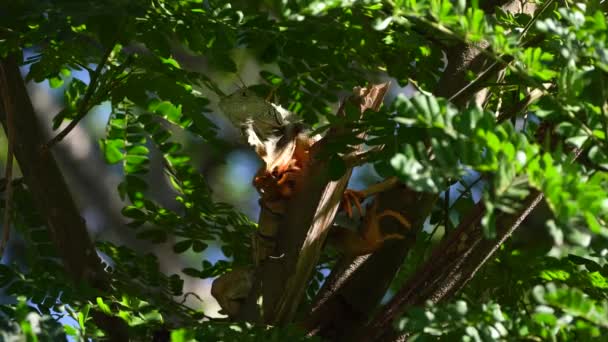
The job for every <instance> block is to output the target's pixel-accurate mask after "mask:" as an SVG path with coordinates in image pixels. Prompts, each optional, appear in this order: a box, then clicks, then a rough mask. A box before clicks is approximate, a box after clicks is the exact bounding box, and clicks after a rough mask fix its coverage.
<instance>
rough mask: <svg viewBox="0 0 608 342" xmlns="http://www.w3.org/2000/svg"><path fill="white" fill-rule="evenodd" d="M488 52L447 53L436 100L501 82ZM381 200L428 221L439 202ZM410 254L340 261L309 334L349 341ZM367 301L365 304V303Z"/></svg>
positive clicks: (516, 6) (517, 5)
mask: <svg viewBox="0 0 608 342" xmlns="http://www.w3.org/2000/svg"><path fill="white" fill-rule="evenodd" d="M533 5H534V4H531V3H522V2H520V1H518V0H511V1H508V0H506V1H503V0H501V1H488V2H485V3H484V4H483V6H485V7H484V10H485V11H486V13H492V12H493V10H494V8H495V7H497V6H500V7H502V9H503V10H505V11H508V12H511V13H522V12H527V13H531V12H532V11H533V10H534V6H533ZM486 46H487V44H485V45H478V46H473V45H467V44H458V45H456V46H454V47H452V48H450V49H448V50H447V51H446V53H447V58H448V67H447V69H446V70H445V71H444V72H443V74H442V78H441V80H440V81H439V87H438V88H437V89H436V90H435V92H434V95H435V96H440V97H446V98H449V97H451V96H453V95H454V94H456V93H457V92H458V91H459V90H460V89H463V88H464V87H466V86H467V84H468V83H469V81H468V78H467V74H468V73H469V72H473V73H475V74H479V73H481V72H483V71H484V70H486V69H489V70H488V72H487V73H485V76H484V78H483V79H484V80H489V79H492V78H493V77H496V76H497V75H498V73H499V72H500V71H501V68H499V67H498V65H496V66H491V63H492V61H491V60H489V59H488V56H487V55H485V54H484V53H483V50H482V49H483V48H485V47H486ZM503 67H504V66H503ZM482 83H483V82H482ZM479 90H480V89H479V88H478V87H469V89H468V90H467V91H466V93H462V94H460V95H459V96H458V99H457V100H458V103H456V104H457V105H464V104H466V103H467V102H469V101H471V100H472V99H473V98H474V97H475V98H478V102H482V101H484V100H485V98H486V96H487V92H482V93H479ZM379 198H380V200H381V202H380V206H379V211H382V210H384V209H389V207H387V205H389V203H399V202H403V203H414V205H412V206H411V207H409V208H407V206H406V208H402V210H403V209H405V210H406V211H401V213H402V214H404V215H406V216H407V215H411V214H412V212H413V213H415V215H416V217H418V216H417V215H418V214H420V215H424V216H422V217H423V218H424V217H426V214H428V211H427V210H429V211H430V209H431V208H432V207H433V205H434V203H435V201H436V199H437V196H435V195H431V194H420V193H416V192H413V191H409V192H405V193H402V194H401V195H400V196H399V195H397V196H396V195H395V194H394V193H392V194H389V193H385V194H381V195H380V196H379ZM383 203H385V204H383ZM421 225H422V223H419V224H414V229H413V230H412V231H416V230H417V229H420V227H421ZM408 251H409V249H408V248H407V244H406V243H405V241H403V240H402V241H394V242H392V243H390V244H387V245H386V246H385V247H383V248H381V249H380V250H378V251H377V252H376V253H374V254H373V255H371V256H368V257H361V258H358V259H356V260H355V262H354V263H353V264H349V263H350V262H352V260H346V259H345V260H341V261H340V262H339V263H338V265H341V267H337V268H336V269H334V270H332V274H331V275H330V278H329V279H328V281H327V282H326V284H325V286H324V287H323V289H322V290H321V291H320V294H319V298H318V299H317V301H316V304H315V305H314V306H313V310H312V313H311V315H310V317H309V318H308V319H306V320H305V322H304V325H305V327H306V328H307V329H308V331H309V332H310V334H313V335H321V336H324V337H330V338H334V339H345V340H347V338H346V336H349V333H352V328H349V327H353V326H360V325H362V324H364V323H365V322H366V321H367V319H368V318H369V317H368V316H367V315H368V313H369V312H371V311H372V310H373V309H374V308H375V307H376V306H377V305H378V303H379V302H380V300H381V299H382V296H383V295H384V294H385V293H386V291H387V289H388V287H389V285H390V282H391V280H392V279H393V277H394V275H395V274H396V272H397V271H398V270H399V267H400V266H401V265H402V264H403V262H404V259H405V257H406V256H407V254H408ZM334 273H335V274H334ZM362 298H365V299H366V300H364V301H362V300H361V299H362ZM362 303H363V304H362ZM354 308H356V309H354ZM355 334H356V333H355Z"/></svg>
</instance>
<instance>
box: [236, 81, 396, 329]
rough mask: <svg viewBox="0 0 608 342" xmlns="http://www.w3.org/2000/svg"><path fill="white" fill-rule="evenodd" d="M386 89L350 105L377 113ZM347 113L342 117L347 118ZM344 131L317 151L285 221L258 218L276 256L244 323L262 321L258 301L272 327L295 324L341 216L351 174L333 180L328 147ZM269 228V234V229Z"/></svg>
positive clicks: (260, 272) (264, 268) (372, 90)
mask: <svg viewBox="0 0 608 342" xmlns="http://www.w3.org/2000/svg"><path fill="white" fill-rule="evenodd" d="M387 89H388V84H380V85H372V86H370V87H368V88H361V89H358V90H356V92H355V94H354V95H353V96H352V97H351V98H349V99H347V101H349V102H350V103H352V104H354V105H356V106H357V107H358V108H359V109H360V113H361V115H363V112H365V110H367V109H372V110H378V108H379V107H380V105H381V104H382V99H383V98H384V94H385V93H386V90H387ZM343 111H344V107H341V108H340V110H339V115H344V113H343ZM339 134H341V130H340V129H338V130H333V131H330V132H329V133H328V134H327V136H326V137H325V138H323V139H322V140H321V141H319V142H318V143H316V144H315V145H313V147H312V149H311V152H310V153H311V164H310V165H309V166H308V167H307V168H306V169H305V171H304V172H305V174H304V175H303V176H302V181H303V185H302V186H301V189H303V190H302V191H299V192H297V193H296V194H295V195H294V196H293V197H292V198H291V199H290V200H289V201H288V203H287V208H286V210H285V214H284V215H280V216H277V215H274V214H272V213H269V210H268V209H266V208H263V209H262V211H261V213H260V222H259V224H260V230H261V231H276V232H278V234H277V236H276V239H277V241H276V247H275V249H274V252H273V255H271V256H270V257H268V258H267V259H265V260H264V261H262V262H261V264H260V266H259V267H258V269H257V270H256V273H255V278H256V280H255V282H254V286H253V289H252V291H251V293H250V295H249V296H248V298H247V300H246V302H245V305H244V307H243V308H242V310H243V312H242V314H241V315H240V317H241V318H244V319H248V320H253V321H259V314H258V312H259V309H258V308H257V302H258V298H259V297H260V296H261V297H262V298H263V304H262V306H263V307H262V312H263V315H262V319H263V321H264V322H266V323H271V324H287V323H289V322H291V321H292V320H293V317H294V315H295V312H296V309H297V307H298V305H299V303H300V301H301V299H302V296H303V294H304V291H305V289H306V287H307V285H308V282H309V279H310V276H311V275H312V271H313V270H314V267H315V266H316V264H317V262H318V259H319V256H320V254H321V250H322V248H323V245H324V242H325V239H326V237H327V233H328V232H329V228H330V225H331V224H332V222H333V219H334V216H335V214H336V212H337V210H338V206H339V204H340V200H341V198H342V194H343V193H344V190H345V188H346V185H347V183H348V179H349V178H350V174H351V172H352V169H347V170H346V173H345V174H344V175H343V176H342V177H341V178H340V179H338V180H335V181H332V180H330V177H329V161H328V159H329V158H327V156H325V157H320V156H322V155H325V154H324V152H323V151H324V148H325V147H324V146H325V145H326V144H327V142H330V141H331V139H332V137H334V136H335V135H339ZM269 227H271V228H269Z"/></svg>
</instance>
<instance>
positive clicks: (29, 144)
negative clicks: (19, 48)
mask: <svg viewBox="0 0 608 342" xmlns="http://www.w3.org/2000/svg"><path fill="white" fill-rule="evenodd" d="M0 68H2V70H1V71H2V73H3V77H2V78H0V87H1V89H0V94H6V96H8V97H9V98H2V102H3V103H4V104H5V105H6V106H2V107H0V108H6V109H7V110H8V111H11V112H12V114H13V116H14V124H15V127H14V128H15V151H14V152H15V158H16V159H17V162H18V163H19V167H20V169H21V172H22V173H23V177H24V181H25V184H26V185H27V187H28V190H29V191H30V192H31V194H32V198H33V200H34V204H35V206H36V209H37V210H39V211H40V213H41V214H42V215H43V216H44V217H45V218H46V223H47V226H48V229H49V232H50V235H51V238H52V240H53V243H54V244H55V248H56V249H57V252H58V253H59V256H60V257H61V260H62V262H63V264H64V266H65V268H66V271H67V273H68V275H69V276H71V277H72V279H73V280H74V282H86V283H87V284H88V285H89V286H92V287H95V288H97V289H100V290H105V289H107V288H108V286H109V283H108V280H107V278H106V274H105V272H104V270H103V265H102V263H101V260H100V259H99V257H98V256H97V252H96V250H95V247H94V246H93V242H92V241H91V239H90V237H89V234H88V232H87V228H86V224H85V222H84V220H83V218H82V217H81V216H80V213H79V211H78V208H77V207H76V204H75V203H74V200H73V199H72V196H71V194H70V191H69V189H68V187H67V185H66V183H65V180H64V178H63V175H62V174H61V172H60V170H59V168H58V167H57V163H56V161H55V158H54V157H53V155H52V153H51V152H50V151H49V150H46V149H44V148H43V146H44V144H45V143H46V141H44V140H43V139H44V136H45V135H44V133H43V131H42V129H41V124H40V122H39V121H38V117H37V116H36V113H35V112H34V108H33V107H32V103H31V101H30V98H29V95H28V93H27V90H26V88H25V85H24V83H23V79H22V77H21V73H20V70H19V65H18V62H17V60H16V59H15V58H14V57H10V56H9V57H8V58H6V59H0ZM0 121H2V125H3V126H4V129H5V131H6V115H5V113H4V112H3V111H0ZM95 317H97V318H96V322H97V323H98V325H99V326H100V327H102V328H108V329H107V330H106V331H107V332H108V333H109V334H110V336H112V337H113V338H122V339H125V338H126V337H127V333H126V327H125V326H124V323H123V322H121V320H120V319H119V318H114V317H108V316H106V315H103V314H99V313H96V314H95Z"/></svg>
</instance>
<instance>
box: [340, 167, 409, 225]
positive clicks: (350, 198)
mask: <svg viewBox="0 0 608 342" xmlns="http://www.w3.org/2000/svg"><path fill="white" fill-rule="evenodd" d="M398 182H399V181H398V180H397V178H396V177H389V178H387V179H385V180H383V181H382V182H380V183H376V184H373V185H371V186H370V187H369V188H367V189H365V190H362V191H357V190H350V189H346V190H345V191H344V195H343V197H342V202H341V204H340V206H341V208H342V210H344V212H346V215H347V216H348V217H349V218H352V217H353V210H352V206H353V205H354V206H355V208H357V211H358V212H359V216H361V217H362V216H363V210H362V208H361V202H363V200H365V199H366V198H367V197H369V196H371V195H375V194H377V193H380V192H383V191H386V190H389V189H391V188H393V187H394V186H396V185H397V184H398Z"/></svg>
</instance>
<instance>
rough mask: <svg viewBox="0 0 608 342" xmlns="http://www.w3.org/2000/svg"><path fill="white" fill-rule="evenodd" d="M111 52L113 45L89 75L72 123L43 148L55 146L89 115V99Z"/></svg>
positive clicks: (95, 88)
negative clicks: (87, 83) (87, 84)
mask: <svg viewBox="0 0 608 342" xmlns="http://www.w3.org/2000/svg"><path fill="white" fill-rule="evenodd" d="M113 50H114V44H112V45H111V46H110V47H108V49H107V50H106V51H105V53H104V54H103V56H102V57H101V61H100V62H99V64H97V67H96V68H95V71H94V72H93V73H92V74H91V79H90V81H89V86H88V87H87V90H86V92H85V94H84V96H83V97H82V100H81V101H80V103H79V104H78V110H77V112H76V117H74V119H73V120H72V121H70V123H69V124H68V125H67V126H66V127H65V128H64V129H63V130H62V131H61V132H59V133H57V135H56V136H54V137H53V138H52V139H51V140H49V141H48V142H47V143H46V144H45V145H44V148H46V149H50V148H51V147H53V146H54V145H55V144H57V143H58V142H60V141H61V140H63V138H65V137H66V136H67V135H68V134H69V133H70V132H71V131H72V130H73V129H74V128H75V127H76V126H77V125H78V123H79V122H80V121H81V120H82V119H84V117H85V116H86V115H87V114H88V113H89V110H90V109H91V104H90V102H91V98H92V97H93V94H94V93H95V90H97V86H98V84H97V81H98V80H99V76H101V72H102V71H103V68H104V66H105V65H106V63H107V61H108V58H110V55H111V54H112V51H113Z"/></svg>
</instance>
